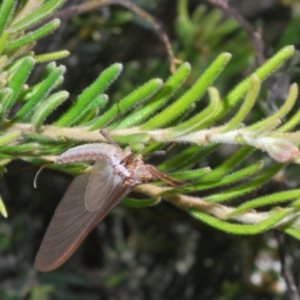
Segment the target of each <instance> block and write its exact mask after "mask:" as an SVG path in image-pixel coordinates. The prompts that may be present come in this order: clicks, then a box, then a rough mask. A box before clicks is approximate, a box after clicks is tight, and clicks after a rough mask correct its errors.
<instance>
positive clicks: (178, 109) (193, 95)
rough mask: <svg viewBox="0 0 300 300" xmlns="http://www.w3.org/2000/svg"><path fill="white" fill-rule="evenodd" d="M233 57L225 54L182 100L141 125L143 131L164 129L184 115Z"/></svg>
mask: <svg viewBox="0 0 300 300" xmlns="http://www.w3.org/2000/svg"><path fill="white" fill-rule="evenodd" d="M230 58H231V55H230V54H229V53H223V54H221V55H219V56H218V58H217V59H216V60H215V61H214V62H213V63H212V64H211V65H210V66H209V68H208V69H207V70H206V71H205V72H204V74H203V75H202V76H201V77H200V79H198V80H197V81H196V83H195V84H194V85H193V86H192V88H190V89H189V90H188V91H187V92H186V93H185V94H184V95H183V96H182V97H181V98H180V99H178V100H177V101H175V102H173V103H172V104H171V105H169V106H168V107H167V108H166V109H165V110H163V111H162V112H161V113H159V114H157V115H156V116H154V117H153V118H152V119H150V120H149V121H148V122H146V123H144V124H143V125H141V129H143V130H148V129H154V128H159V127H162V126H163V125H165V124H167V123H169V122H171V121H172V120H174V119H175V118H176V117H177V116H178V115H179V114H182V113H183V112H184V111H185V110H187V109H188V108H189V107H190V105H192V104H193V103H194V102H196V101H197V100H199V99H200V98H201V97H202V96H203V94H204V93H205V91H206V90H207V88H208V87H209V86H210V85H211V84H212V83H213V82H214V80H215V79H216V78H217V77H218V75H219V74H220V72H221V71H222V70H223V69H224V67H225V66H226V64H227V63H228V61H229V60H230Z"/></svg>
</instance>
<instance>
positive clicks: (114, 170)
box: [35, 131, 179, 272]
mask: <svg viewBox="0 0 300 300" xmlns="http://www.w3.org/2000/svg"><path fill="white" fill-rule="evenodd" d="M101 133H102V134H103V135H105V132H103V131H101ZM106 135H107V134H106ZM79 161H95V165H94V167H93V170H92V172H91V173H90V174H82V175H79V176H78V177H76V178H75V179H74V180H73V182H72V183H71V185H70V186H69V188H68V190H67V191H66V193H65V195H64V197H63V198H62V200H61V202H60V203H59V205H58V207H57V208H56V211H55V213H54V216H53V217H52V220H51V222H50V224H49V226H48V229H47V231H46V233H45V236H44V239H43V241H42V244H41V246H40V248H39V251H38V253H37V256H36V259H35V267H36V269H37V270H39V271H42V272H49V271H52V270H54V269H56V268H58V267H59V266H61V265H62V264H63V263H64V262H65V261H66V260H67V259H68V258H69V257H70V256H71V255H72V254H73V253H74V252H75V251H76V249H77V248H78V247H79V245H80V244H81V243H82V241H83V240H84V239H85V238H86V236H87V235H88V234H89V233H90V232H91V231H92V229H94V228H95V227H96V226H97V225H98V224H99V223H100V222H101V221H102V220H103V219H104V217H105V216H106V215H107V214H108V213H109V212H110V211H111V210H113V209H114V207H115V206H116V205H117V204H118V203H119V202H120V201H121V200H122V199H123V198H124V197H126V195H127V194H128V193H129V192H130V191H131V190H132V189H133V188H134V187H135V186H136V185H139V184H142V183H147V182H150V181H153V180H157V179H159V180H162V181H165V182H167V183H169V184H171V185H173V184H172V181H175V182H176V181H178V182H179V180H176V179H175V178H172V177H169V176H168V175H166V174H165V173H163V172H161V171H159V170H158V169H157V168H155V167H154V166H152V165H147V164H145V163H144V162H143V159H142V156H135V155H134V154H133V153H132V152H131V151H130V150H129V149H126V150H122V149H121V148H120V147H119V146H118V145H117V144H105V143H95V144H86V145H82V146H78V147H74V148H71V149H69V150H67V151H66V152H64V153H62V154H61V155H60V156H58V158H57V159H56V161H55V162H56V163H58V164H69V163H74V162H79Z"/></svg>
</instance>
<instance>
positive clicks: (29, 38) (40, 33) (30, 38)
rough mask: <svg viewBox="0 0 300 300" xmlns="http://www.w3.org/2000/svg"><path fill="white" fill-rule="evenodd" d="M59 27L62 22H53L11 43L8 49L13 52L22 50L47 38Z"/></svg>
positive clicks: (56, 20) (57, 20) (55, 20)
mask: <svg viewBox="0 0 300 300" xmlns="http://www.w3.org/2000/svg"><path fill="white" fill-rule="evenodd" d="M59 25H60V20H59V19H54V20H53V21H51V22H49V23H48V24H46V25H44V26H42V27H41V28H39V29H38V30H36V31H33V32H30V33H28V34H26V35H24V36H22V37H20V38H18V39H16V40H13V41H11V42H9V43H8V45H7V47H6V48H7V49H8V50H11V49H14V48H20V47H22V46H24V45H26V44H29V43H32V42H34V41H36V40H38V39H40V38H42V37H44V36H46V35H47V34H49V33H51V32H53V31H54V30H55V29H56V28H57V27H58V26H59Z"/></svg>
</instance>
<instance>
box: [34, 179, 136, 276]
mask: <svg viewBox="0 0 300 300" xmlns="http://www.w3.org/2000/svg"><path fill="white" fill-rule="evenodd" d="M95 174H97V173H95ZM115 176H118V175H115ZM93 177H94V175H93ZM107 178H109V183H110V190H111V191H114V192H110V191H109V190H107V189H105V192H104V193H101V189H98V191H99V192H100V194H99V195H98V197H97V201H99V202H100V203H101V204H99V205H96V204H94V203H93V201H92V200H91V197H92V196H88V198H87V199H88V201H87V202H88V203H89V202H91V207H92V209H95V207H97V208H98V210H95V211H89V210H87V209H86V204H85V198H86V197H87V196H86V190H87V186H88V184H89V182H90V174H83V175H80V176H78V177H76V178H75V179H74V180H73V182H72V183H71V185H70V186H69V188H68V190H67V192H66V193H65V195H64V197H63V199H62V200H61V202H60V203H59V205H58V207H57V209H56V211H55V213H54V216H53V218H52V220H51V222H50V225H49V227H48V229H47V232H46V234H45V236H44V239H43V241H42V244H41V246H40V249H39V251H38V254H37V256H36V259H35V267H36V269H37V270H39V271H42V272H48V271H52V270H54V269H56V268H58V267H59V266H60V265H61V264H63V263H64V262H65V261H66V260H67V259H68V258H69V257H70V256H71V255H72V254H73V253H74V251H75V250H76V249H77V248H78V247H79V245H80V244H81V242H82V241H83V240H84V239H85V237H86V236H87V235H88V234H89V233H90V232H91V230H92V229H93V228H95V227H96V225H97V224H99V222H100V221H101V220H102V219H103V218H104V217H105V216H106V215H107V214H108V213H109V212H110V211H111V210H112V209H113V208H114V207H115V206H116V205H117V204H118V203H119V202H120V201H121V200H122V199H123V198H124V197H125V196H126V195H127V194H128V193H129V192H130V191H131V189H132V188H131V187H128V186H126V185H124V184H123V183H122V180H121V178H120V177H119V178H118V179H111V177H107ZM101 180H103V177H102V179H101ZM93 181H94V178H93ZM111 182H113V183H114V184H111ZM100 186H101V183H100ZM91 194H92V193H91Z"/></svg>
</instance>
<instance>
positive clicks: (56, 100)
mask: <svg viewBox="0 0 300 300" xmlns="http://www.w3.org/2000/svg"><path fill="white" fill-rule="evenodd" d="M68 97H69V93H68V92H66V91H60V92H57V93H55V94H53V95H51V96H50V97H49V98H48V99H46V100H45V101H43V102H42V103H41V104H40V105H39V106H38V108H37V109H36V110H35V112H34V114H33V116H32V118H31V123H32V124H33V126H34V128H35V130H36V131H37V130H38V129H39V128H40V126H41V125H42V123H43V122H44V121H45V119H46V118H47V117H48V115H49V114H51V113H52V111H53V110H54V109H55V108H56V107H57V106H59V105H61V104H62V103H63V102H64V101H65V100H66V99H67V98H68Z"/></svg>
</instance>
